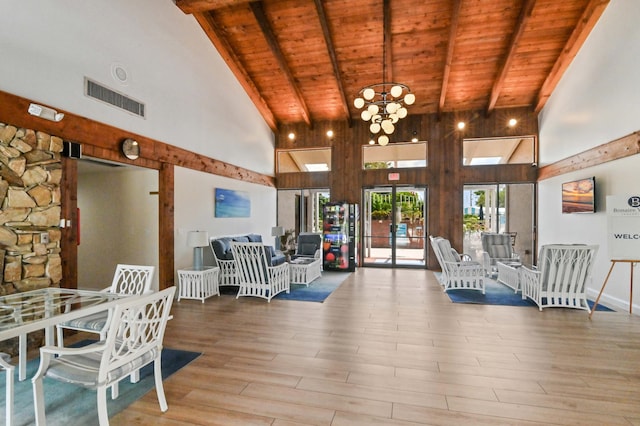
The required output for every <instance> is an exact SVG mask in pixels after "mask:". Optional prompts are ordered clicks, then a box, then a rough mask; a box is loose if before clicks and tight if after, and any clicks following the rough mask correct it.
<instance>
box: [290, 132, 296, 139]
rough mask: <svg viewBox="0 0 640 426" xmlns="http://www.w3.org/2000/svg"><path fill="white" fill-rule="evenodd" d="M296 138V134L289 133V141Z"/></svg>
mask: <svg viewBox="0 0 640 426" xmlns="http://www.w3.org/2000/svg"><path fill="white" fill-rule="evenodd" d="M295 138H296V134H295V133H293V132H291V133H289V140H294V139H295Z"/></svg>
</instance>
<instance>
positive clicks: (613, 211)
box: [607, 195, 640, 260]
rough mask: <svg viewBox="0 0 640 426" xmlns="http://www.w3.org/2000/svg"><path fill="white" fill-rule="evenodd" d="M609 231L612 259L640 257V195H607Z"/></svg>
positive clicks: (634, 258)
mask: <svg viewBox="0 0 640 426" xmlns="http://www.w3.org/2000/svg"><path fill="white" fill-rule="evenodd" d="M607 233H608V241H609V257H610V258H611V260H614V259H617V260H637V259H640V195H609V196H607Z"/></svg>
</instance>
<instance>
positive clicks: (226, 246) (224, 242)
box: [211, 238, 233, 260]
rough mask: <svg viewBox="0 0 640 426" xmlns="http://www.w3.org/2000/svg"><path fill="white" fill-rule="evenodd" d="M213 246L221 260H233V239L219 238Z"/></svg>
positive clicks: (214, 241)
mask: <svg viewBox="0 0 640 426" xmlns="http://www.w3.org/2000/svg"><path fill="white" fill-rule="evenodd" d="M211 247H212V248H213V251H214V252H215V254H216V257H217V258H218V259H220V260H233V253H232V252H231V239H230V238H218V239H216V240H213V242H212V243H211Z"/></svg>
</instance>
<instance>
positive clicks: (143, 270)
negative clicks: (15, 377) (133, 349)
mask: <svg viewBox="0 0 640 426" xmlns="http://www.w3.org/2000/svg"><path fill="white" fill-rule="evenodd" d="M154 271H155V268H154V267H153V266H141V265H124V264H119V265H117V266H116V271H115V273H114V275H113V281H112V282H111V286H110V287H107V288H105V289H103V290H102V291H108V292H111V293H116V294H128V295H141V294H144V293H148V292H150V291H151V283H152V281H153V272H154ZM67 308H70V306H68V307H67ZM109 315H110V314H109V312H98V313H96V314H93V315H87V316H85V317H81V318H78V319H75V320H72V321H68V322H64V323H61V324H58V325H57V326H56V329H57V334H58V346H64V344H63V339H64V337H63V334H64V333H63V330H64V329H65V328H67V329H71V330H78V331H86V332H89V333H98V334H100V340H104V339H105V337H106V330H107V328H108V326H109V324H108V321H109Z"/></svg>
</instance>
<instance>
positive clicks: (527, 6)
mask: <svg viewBox="0 0 640 426" xmlns="http://www.w3.org/2000/svg"><path fill="white" fill-rule="evenodd" d="M535 4H536V0H526V1H525V3H524V4H523V5H522V10H521V11H520V16H518V23H517V24H516V28H515V31H514V32H513V35H512V36H511V42H510V43H509V49H508V50H507V53H506V55H505V57H504V61H503V62H502V64H501V65H500V71H498V76H497V77H496V80H495V82H494V83H493V88H492V89H491V97H490V98H489V106H488V107H487V115H489V114H491V113H492V112H493V110H494V108H495V107H496V103H497V102H498V97H499V96H500V92H502V86H503V85H504V80H505V78H506V77H507V73H508V72H509V69H510V68H511V63H512V62H513V59H514V56H515V54H516V50H517V49H518V45H519V43H520V39H521V38H522V35H523V34H524V30H525V28H526V26H527V22H528V20H529V18H531V12H532V11H533V7H534V6H535Z"/></svg>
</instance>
